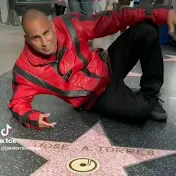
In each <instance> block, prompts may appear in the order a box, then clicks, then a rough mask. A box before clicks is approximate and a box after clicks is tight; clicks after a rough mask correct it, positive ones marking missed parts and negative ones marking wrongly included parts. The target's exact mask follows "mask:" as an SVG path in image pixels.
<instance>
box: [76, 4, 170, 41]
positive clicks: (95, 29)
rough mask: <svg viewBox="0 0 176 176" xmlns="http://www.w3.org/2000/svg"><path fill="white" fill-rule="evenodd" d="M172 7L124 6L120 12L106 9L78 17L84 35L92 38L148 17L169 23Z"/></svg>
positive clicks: (102, 35)
mask: <svg viewBox="0 0 176 176" xmlns="http://www.w3.org/2000/svg"><path fill="white" fill-rule="evenodd" d="M170 9H171V6H164V5H161V4H158V5H155V6H154V7H153V6H150V7H147V8H142V7H138V8H123V9H122V10H120V11H119V12H113V11H106V12H100V13H99V14H96V15H90V16H81V15H77V17H78V19H79V23H81V25H80V26H81V27H82V32H83V37H84V38H85V39H86V40H92V39H95V38H100V37H104V36H107V35H112V34H114V33H116V32H118V31H123V30H125V29H126V27H127V26H132V25H134V24H136V23H138V22H141V21H144V20H146V19H150V20H152V21H153V22H154V23H156V24H167V18H168V13H169V11H170ZM73 20H74V19H73ZM75 22H76V20H75ZM79 30H80V29H79Z"/></svg>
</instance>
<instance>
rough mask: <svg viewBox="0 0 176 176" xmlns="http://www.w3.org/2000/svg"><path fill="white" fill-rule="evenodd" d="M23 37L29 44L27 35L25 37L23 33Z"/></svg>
mask: <svg viewBox="0 0 176 176" xmlns="http://www.w3.org/2000/svg"><path fill="white" fill-rule="evenodd" d="M24 38H25V40H26V42H27V43H28V44H29V45H30V42H29V40H28V37H27V35H26V34H24Z"/></svg>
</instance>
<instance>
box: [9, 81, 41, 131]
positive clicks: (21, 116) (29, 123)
mask: <svg viewBox="0 0 176 176" xmlns="http://www.w3.org/2000/svg"><path fill="white" fill-rule="evenodd" d="M12 87H13V97H12V100H11V101H10V103H9V109H10V110H11V111H12V113H13V116H14V117H15V118H16V119H17V120H18V121H19V123H21V124H23V125H25V126H26V127H28V128H33V129H40V128H39V124H38V120H39V116H40V112H38V111H34V110H33V109H32V106H31V102H32V100H33V99H34V96H35V95H36V91H35V90H34V89H32V88H31V87H30V86H27V85H22V84H18V83H16V82H13V84H12Z"/></svg>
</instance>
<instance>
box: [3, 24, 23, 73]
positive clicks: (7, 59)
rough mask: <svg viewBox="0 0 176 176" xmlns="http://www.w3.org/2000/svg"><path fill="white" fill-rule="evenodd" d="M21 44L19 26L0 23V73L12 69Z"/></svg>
mask: <svg viewBox="0 0 176 176" xmlns="http://www.w3.org/2000/svg"><path fill="white" fill-rule="evenodd" d="M23 46H24V38H23V32H22V29H21V26H8V25H4V24H0V74H2V73H4V72H6V71H8V70H10V69H12V67H13V64H14V62H15V61H16V59H17V58H18V56H19V54H20V52H21V50H22V49H23Z"/></svg>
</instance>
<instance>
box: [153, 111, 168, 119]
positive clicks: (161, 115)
mask: <svg viewBox="0 0 176 176" xmlns="http://www.w3.org/2000/svg"><path fill="white" fill-rule="evenodd" d="M167 118H168V116H167V113H158V112H152V119H153V120H155V121H166V120H167Z"/></svg>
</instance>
